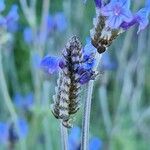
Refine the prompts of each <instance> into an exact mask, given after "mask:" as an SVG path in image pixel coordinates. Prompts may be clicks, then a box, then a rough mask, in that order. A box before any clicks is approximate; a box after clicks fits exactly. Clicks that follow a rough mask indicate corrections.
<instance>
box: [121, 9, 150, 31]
mask: <svg viewBox="0 0 150 150" xmlns="http://www.w3.org/2000/svg"><path fill="white" fill-rule="evenodd" d="M149 12H150V7H145V8H142V9H140V10H139V11H138V12H137V13H136V14H135V15H134V17H133V19H132V20H131V21H130V22H123V23H122V24H121V27H122V28H123V29H125V30H127V29H129V28H130V27H132V26H133V25H135V24H139V29H138V33H139V32H140V31H141V30H144V29H145V28H146V27H147V25H148V23H149V20H148V16H149Z"/></svg>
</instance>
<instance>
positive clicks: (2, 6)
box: [0, 0, 5, 12]
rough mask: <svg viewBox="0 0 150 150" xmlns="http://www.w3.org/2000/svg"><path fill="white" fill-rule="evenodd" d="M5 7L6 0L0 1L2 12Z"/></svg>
mask: <svg viewBox="0 0 150 150" xmlns="http://www.w3.org/2000/svg"><path fill="white" fill-rule="evenodd" d="M4 9H5V3H4V0H1V1H0V12H2V11H3V10H4Z"/></svg>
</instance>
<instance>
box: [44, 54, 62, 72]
mask: <svg viewBox="0 0 150 150" xmlns="http://www.w3.org/2000/svg"><path fill="white" fill-rule="evenodd" d="M59 62H60V58H58V57H55V56H46V57H44V58H43V59H42V61H41V68H42V69H43V70H44V71H45V72H46V73H48V74H53V73H54V72H57V71H58V70H59V68H60V67H59Z"/></svg>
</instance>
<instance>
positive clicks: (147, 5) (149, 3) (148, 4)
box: [145, 0, 150, 11]
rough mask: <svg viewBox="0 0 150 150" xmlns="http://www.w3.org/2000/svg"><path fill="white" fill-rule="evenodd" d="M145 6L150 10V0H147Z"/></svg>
mask: <svg viewBox="0 0 150 150" xmlns="http://www.w3.org/2000/svg"><path fill="white" fill-rule="evenodd" d="M145 7H146V8H147V9H148V10H149V11H150V0H146V1H145Z"/></svg>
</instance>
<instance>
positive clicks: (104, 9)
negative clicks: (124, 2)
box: [100, 2, 114, 16]
mask: <svg viewBox="0 0 150 150" xmlns="http://www.w3.org/2000/svg"><path fill="white" fill-rule="evenodd" d="M113 6H114V4H112V3H111V2H110V3H109V4H108V5H106V6H104V7H102V8H101V10H100V11H101V14H102V15H103V16H110V15H113Z"/></svg>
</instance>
